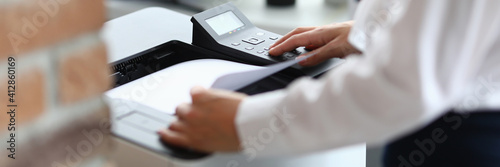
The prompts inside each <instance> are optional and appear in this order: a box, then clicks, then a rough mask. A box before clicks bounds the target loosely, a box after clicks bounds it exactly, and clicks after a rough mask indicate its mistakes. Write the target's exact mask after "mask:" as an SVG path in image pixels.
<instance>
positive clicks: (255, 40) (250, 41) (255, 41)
mask: <svg viewBox="0 0 500 167" xmlns="http://www.w3.org/2000/svg"><path fill="white" fill-rule="evenodd" d="M242 41H243V42H246V43H249V44H252V45H258V44H260V43H262V42H264V41H265V40H262V39H258V38H254V37H251V38H248V39H244V40H242Z"/></svg>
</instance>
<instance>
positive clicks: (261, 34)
mask: <svg viewBox="0 0 500 167" xmlns="http://www.w3.org/2000/svg"><path fill="white" fill-rule="evenodd" d="M255 35H257V36H263V35H265V33H263V32H259V33H257V34H255Z"/></svg>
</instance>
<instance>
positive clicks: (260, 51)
mask: <svg viewBox="0 0 500 167" xmlns="http://www.w3.org/2000/svg"><path fill="white" fill-rule="evenodd" d="M264 52H266V51H263V50H259V51H257V53H259V54H262V53H264Z"/></svg>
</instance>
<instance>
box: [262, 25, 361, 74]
mask: <svg viewBox="0 0 500 167" xmlns="http://www.w3.org/2000/svg"><path fill="white" fill-rule="evenodd" d="M353 23H354V21H348V22H343V23H335V24H330V25H325V26H320V27H301V28H297V29H295V30H293V31H292V32H290V33H288V34H287V35H285V36H284V37H283V38H281V39H280V40H278V41H277V42H276V43H275V44H273V45H272V46H271V50H270V51H269V54H270V55H281V54H283V53H284V52H288V51H291V50H293V49H295V48H297V47H301V46H305V47H306V49H310V50H314V51H312V52H310V53H315V54H316V55H314V56H312V57H310V58H308V59H306V60H303V61H302V62H300V63H299V64H300V65H302V66H313V65H317V64H319V63H321V62H323V61H326V60H328V59H330V58H335V57H340V58H342V57H345V56H347V55H349V54H352V53H356V52H359V51H358V50H356V49H355V48H354V47H353V46H352V45H351V44H349V42H348V36H349V32H350V31H351V27H352V25H353ZM302 56H303V55H302Z"/></svg>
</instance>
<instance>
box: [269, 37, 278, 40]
mask: <svg viewBox="0 0 500 167" xmlns="http://www.w3.org/2000/svg"><path fill="white" fill-rule="evenodd" d="M269 39H270V40H277V39H278V37H269Z"/></svg>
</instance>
